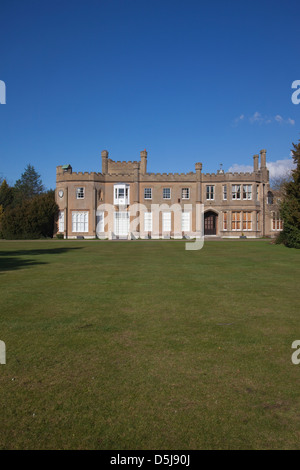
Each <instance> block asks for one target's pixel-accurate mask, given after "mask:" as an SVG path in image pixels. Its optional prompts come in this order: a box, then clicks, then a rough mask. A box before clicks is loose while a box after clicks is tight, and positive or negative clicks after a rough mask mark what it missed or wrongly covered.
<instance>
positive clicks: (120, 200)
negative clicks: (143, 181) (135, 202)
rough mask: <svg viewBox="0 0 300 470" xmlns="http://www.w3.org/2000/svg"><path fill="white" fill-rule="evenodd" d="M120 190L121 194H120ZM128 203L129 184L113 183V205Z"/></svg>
mask: <svg viewBox="0 0 300 470" xmlns="http://www.w3.org/2000/svg"><path fill="white" fill-rule="evenodd" d="M121 191H122V193H123V196H122V195H121ZM129 204H130V185H129V184H125V183H118V184H115V185H114V205H116V206H126V205H127V206H128V205H129Z"/></svg>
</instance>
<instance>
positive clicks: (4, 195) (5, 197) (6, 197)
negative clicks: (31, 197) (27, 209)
mask: <svg viewBox="0 0 300 470" xmlns="http://www.w3.org/2000/svg"><path fill="white" fill-rule="evenodd" d="M13 199H14V190H13V188H12V187H10V186H8V184H7V182H6V180H3V182H2V184H1V186H0V206H2V207H3V210H5V209H6V208H7V207H8V206H10V205H11V204H12V202H13Z"/></svg>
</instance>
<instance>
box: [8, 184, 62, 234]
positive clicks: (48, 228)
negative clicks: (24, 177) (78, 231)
mask: <svg viewBox="0 0 300 470" xmlns="http://www.w3.org/2000/svg"><path fill="white" fill-rule="evenodd" d="M57 215H58V206H57V204H56V202H55V197H54V191H48V192H47V193H44V194H39V195H37V196H34V197H33V198H31V199H25V200H23V202H22V203H21V204H18V205H17V206H16V207H9V208H8V209H7V210H6V211H5V213H4V214H3V216H2V236H3V238H6V239H29V238H42V237H53V232H54V224H55V221H56V220H57Z"/></svg>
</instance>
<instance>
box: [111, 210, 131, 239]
mask: <svg viewBox="0 0 300 470" xmlns="http://www.w3.org/2000/svg"><path fill="white" fill-rule="evenodd" d="M124 215H125V217H124V219H125V223H126V230H125V232H124V233H120V231H118V230H117V225H118V222H117V219H118V218H119V219H120V218H122V217H123V216H124ZM118 228H120V226H119V227H118ZM129 229H130V212H128V211H115V212H114V233H115V234H116V235H117V236H119V237H125V236H128V234H129Z"/></svg>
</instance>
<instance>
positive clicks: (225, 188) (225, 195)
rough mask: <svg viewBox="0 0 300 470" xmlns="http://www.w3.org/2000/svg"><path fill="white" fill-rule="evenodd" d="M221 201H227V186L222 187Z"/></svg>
mask: <svg viewBox="0 0 300 470" xmlns="http://www.w3.org/2000/svg"><path fill="white" fill-rule="evenodd" d="M223 201H227V184H224V185H223Z"/></svg>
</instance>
